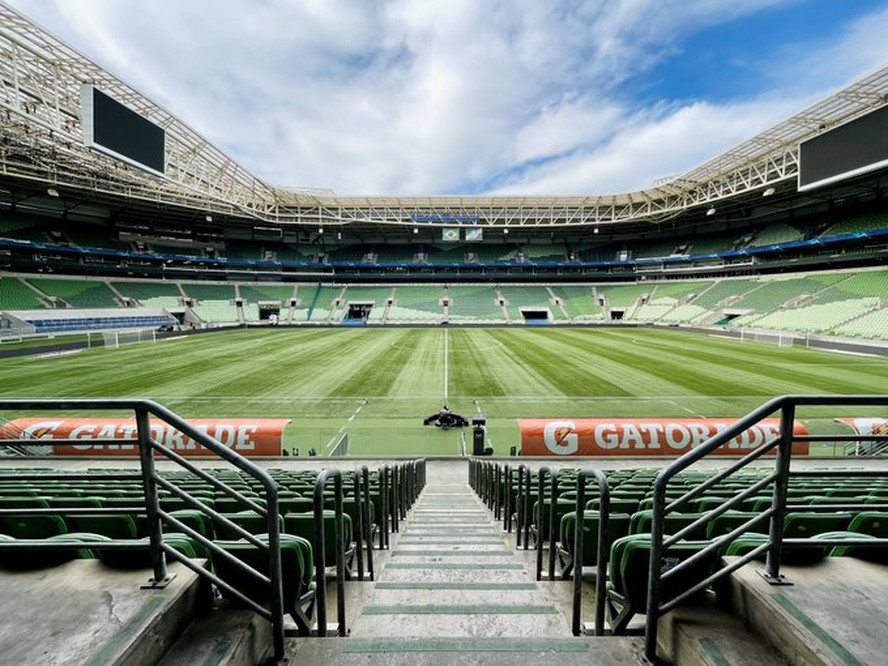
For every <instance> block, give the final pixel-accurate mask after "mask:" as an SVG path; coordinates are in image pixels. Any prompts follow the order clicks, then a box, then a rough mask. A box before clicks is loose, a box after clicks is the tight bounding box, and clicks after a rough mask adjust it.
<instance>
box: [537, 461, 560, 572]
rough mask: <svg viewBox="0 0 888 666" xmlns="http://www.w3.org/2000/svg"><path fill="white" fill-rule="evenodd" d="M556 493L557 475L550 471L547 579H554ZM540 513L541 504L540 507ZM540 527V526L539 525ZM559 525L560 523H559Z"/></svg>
mask: <svg viewBox="0 0 888 666" xmlns="http://www.w3.org/2000/svg"><path fill="white" fill-rule="evenodd" d="M557 494H558V475H557V474H556V473H555V472H552V485H551V490H550V492H549V580H550V581H553V580H555V543H556V541H557V537H556V529H555V497H556V495H557ZM540 513H542V506H541V507H540ZM541 527H542V526H541ZM559 527H560V525H559Z"/></svg>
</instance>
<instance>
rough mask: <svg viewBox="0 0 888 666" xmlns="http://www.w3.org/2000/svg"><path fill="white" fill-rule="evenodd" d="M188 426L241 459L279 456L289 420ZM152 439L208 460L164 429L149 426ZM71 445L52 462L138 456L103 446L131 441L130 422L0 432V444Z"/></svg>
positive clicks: (65, 422) (58, 423) (22, 423)
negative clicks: (47, 442)
mask: <svg viewBox="0 0 888 666" xmlns="http://www.w3.org/2000/svg"><path fill="white" fill-rule="evenodd" d="M188 423H189V425H191V427H193V428H194V429H195V430H198V431H199V432H202V433H206V434H207V435H209V436H210V437H213V438H214V439H216V440H218V441H219V442H220V443H221V444H223V445H224V446H227V447H229V448H231V449H232V450H234V451H237V452H238V453H240V454H241V455H244V456H248V457H249V456H279V455H281V448H282V444H283V433H284V428H285V427H286V426H287V425H288V424H289V423H290V419H224V418H217V419H189V420H188ZM151 437H152V438H153V439H154V441H156V442H158V443H159V444H161V445H163V446H166V447H167V448H170V449H172V450H173V451H175V452H176V453H179V454H181V455H184V456H212V455H214V454H213V453H211V452H209V451H208V450H207V449H205V448H204V447H202V446H200V445H199V444H197V442H195V441H194V440H193V439H191V438H190V437H187V436H185V435H184V434H183V433H182V432H180V431H179V430H176V429H175V428H173V427H172V426H170V425H169V424H168V423H165V422H163V421H157V420H152V421H151ZM24 438H29V439H30V438H34V439H47V440H48V439H76V440H80V442H82V443H77V444H63V445H59V446H56V447H54V448H53V455H56V456H138V455H139V450H138V446H137V445H136V443H135V441H133V443H132V444H107V443H104V442H103V441H102V440H103V439H104V440H107V439H132V440H135V438H136V422H135V420H133V419H108V418H95V419H93V418H52V417H47V418H21V419H15V420H12V421H9V422H7V423H5V424H3V425H2V426H0V439H24Z"/></svg>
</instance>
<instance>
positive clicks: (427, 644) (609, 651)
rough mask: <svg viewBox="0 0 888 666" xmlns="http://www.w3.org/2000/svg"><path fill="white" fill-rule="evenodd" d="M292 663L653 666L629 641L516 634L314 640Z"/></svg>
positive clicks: (290, 649) (296, 650)
mask: <svg viewBox="0 0 888 666" xmlns="http://www.w3.org/2000/svg"><path fill="white" fill-rule="evenodd" d="M287 658H288V661H289V662H290V663H298V664H302V665H304V666H322V665H323V666H327V665H329V664H337V665H339V664H343V665H345V666H349V665H350V664H368V663H373V664H386V666H389V665H391V666H452V664H454V663H457V662H458V663H459V664H460V666H474V665H476V664H477V665H480V664H483V665H484V666H515V664H516V663H524V664H554V663H557V664H558V666H581V665H582V666H589V664H608V666H638V665H639V664H647V663H648V662H647V661H646V660H645V659H644V645H643V642H642V640H641V639H639V638H636V637H625V636H605V637H600V638H588V637H587V638H543V639H529V638H525V637H522V636H519V635H515V634H508V635H505V636H503V637H501V638H458V639H451V638H422V637H417V638H406V639H405V638H396V639H389V638H383V637H374V638H370V639H358V638H344V639H339V638H335V639H311V640H301V641H293V642H291V643H288V646H287Z"/></svg>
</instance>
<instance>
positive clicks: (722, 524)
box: [706, 510, 770, 539]
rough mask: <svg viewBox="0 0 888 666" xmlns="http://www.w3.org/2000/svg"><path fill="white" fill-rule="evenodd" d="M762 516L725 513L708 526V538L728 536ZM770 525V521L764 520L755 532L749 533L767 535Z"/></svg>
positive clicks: (742, 512)
mask: <svg viewBox="0 0 888 666" xmlns="http://www.w3.org/2000/svg"><path fill="white" fill-rule="evenodd" d="M760 515H761V514H760V513H755V512H753V511H732V510H729V511H725V512H724V513H723V514H721V515H720V516H716V517H715V518H713V519H712V520H711V521H710V522H709V524H708V525H707V526H706V538H707V539H715V538H717V537H720V536H723V535H725V534H728V533H730V532H732V531H734V530H735V529H737V528H738V527H740V526H741V525H743V524H744V523H747V522H749V521H750V520H752V519H753V518H755V517H756V516H760ZM769 524H770V523H769V520H767V519H763V520H762V521H761V522H760V523H758V525H757V526H756V529H755V530H749V531H751V532H762V533H767V532H768V526H769Z"/></svg>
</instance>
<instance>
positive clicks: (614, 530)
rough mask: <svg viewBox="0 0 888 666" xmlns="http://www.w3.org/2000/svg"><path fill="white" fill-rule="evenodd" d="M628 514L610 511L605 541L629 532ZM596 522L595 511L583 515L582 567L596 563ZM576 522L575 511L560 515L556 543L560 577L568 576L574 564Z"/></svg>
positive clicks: (610, 540) (597, 517)
mask: <svg viewBox="0 0 888 666" xmlns="http://www.w3.org/2000/svg"><path fill="white" fill-rule="evenodd" d="M629 521H630V516H629V514H628V513H611V514H609V515H608V521H607V531H608V534H607V543H608V544H611V543H613V542H614V541H615V540H616V539H618V538H620V537H623V536H626V535H627V534H629ZM598 522H599V516H598V514H597V513H596V512H592V513H586V514H584V515H583V563H582V566H583V567H594V566H596V565H597V563H598ZM576 524H577V513H576V511H570V512H568V513H566V514H564V515H563V516H562V517H561V525H560V530H559V535H560V541H559V543H558V545H557V548H558V560H559V563H560V565H561V576H562V578H565V579H567V578H569V577H570V575H571V573H572V572H573V568H574V566H575V562H574V558H573V552H574V530H575V529H576Z"/></svg>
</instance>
